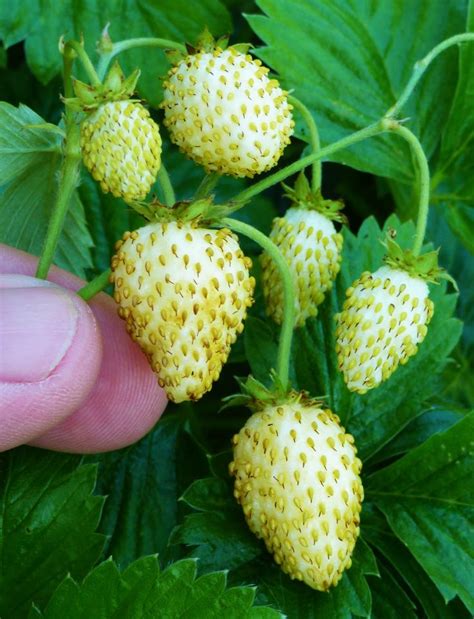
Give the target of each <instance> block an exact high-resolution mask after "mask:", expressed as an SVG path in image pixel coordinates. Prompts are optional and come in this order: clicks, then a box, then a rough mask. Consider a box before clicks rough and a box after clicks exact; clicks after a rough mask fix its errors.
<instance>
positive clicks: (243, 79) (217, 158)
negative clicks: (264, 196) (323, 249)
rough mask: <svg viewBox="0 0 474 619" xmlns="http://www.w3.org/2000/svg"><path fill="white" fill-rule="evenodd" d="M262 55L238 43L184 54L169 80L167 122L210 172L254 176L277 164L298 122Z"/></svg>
mask: <svg viewBox="0 0 474 619" xmlns="http://www.w3.org/2000/svg"><path fill="white" fill-rule="evenodd" d="M267 73H268V69H267V68H266V67H263V66H262V63H261V62H260V60H255V59H253V58H252V57H251V56H249V55H248V54H242V53H240V52H239V51H237V50H236V49H234V48H233V47H229V48H228V49H226V50H222V49H221V48H219V47H218V48H216V49H214V50H213V51H203V50H202V51H198V52H197V53H196V54H191V55H188V56H186V57H185V58H182V59H180V60H179V61H178V63H177V64H176V65H175V66H173V67H172V69H171V70H170V72H169V74H168V77H167V80H166V81H165V82H164V100H163V103H162V107H163V109H164V113H165V120H164V124H165V126H166V127H168V130H169V132H170V136H171V140H172V141H173V142H174V143H175V144H177V145H178V146H179V147H180V149H181V151H182V152H183V153H185V154H186V155H187V156H188V157H190V158H191V159H193V160H194V161H196V163H198V164H200V165H202V166H204V168H205V169H206V170H207V171H208V172H218V173H219V174H230V175H232V176H235V177H244V176H246V177H252V176H254V175H255V174H260V173H262V172H265V171H266V170H269V169H270V168H272V167H273V166H274V165H275V164H276V163H277V161H278V159H279V158H280V156H281V154H282V153H283V150H284V148H285V146H286V145H287V144H288V143H289V141H290V136H291V134H292V132H293V126H294V122H293V119H292V115H291V105H289V103H288V100H287V93H286V92H285V91H283V90H282V89H281V88H280V86H279V84H278V82H277V81H276V80H274V79H269V78H268V76H267Z"/></svg>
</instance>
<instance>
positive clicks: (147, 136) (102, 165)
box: [81, 100, 161, 202]
mask: <svg viewBox="0 0 474 619" xmlns="http://www.w3.org/2000/svg"><path fill="white" fill-rule="evenodd" d="M81 149H82V156H83V160H84V165H85V166H86V168H87V169H88V170H89V171H90V173H91V174H92V176H93V177H94V179H95V180H96V181H98V182H99V183H100V186H101V188H102V190H103V191H104V192H106V193H107V192H110V193H111V194H112V195H114V196H116V197H121V198H123V199H124V200H125V201H126V202H134V201H138V200H143V198H145V197H146V195H147V194H148V192H149V191H150V189H151V186H152V185H153V183H154V182H155V180H156V176H157V174H158V170H159V168H160V164H161V159H160V157H161V137H160V132H159V129H158V125H157V124H156V123H155V122H154V121H153V120H152V118H150V114H149V112H148V110H146V109H145V108H144V107H143V106H142V105H141V104H140V103H134V102H132V101H128V100H126V101H109V102H108V103H104V104H102V105H100V106H99V107H98V109H96V110H95V111H94V112H93V113H92V114H91V115H90V116H89V117H88V118H87V119H86V120H85V121H84V122H83V124H82V127H81Z"/></svg>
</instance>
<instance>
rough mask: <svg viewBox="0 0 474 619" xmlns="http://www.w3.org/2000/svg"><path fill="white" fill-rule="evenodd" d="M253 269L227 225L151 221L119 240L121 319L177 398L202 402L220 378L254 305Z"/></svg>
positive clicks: (115, 275) (116, 269)
mask: <svg viewBox="0 0 474 619" xmlns="http://www.w3.org/2000/svg"><path fill="white" fill-rule="evenodd" d="M250 266H251V261H250V259H249V258H247V257H245V256H244V254H243V253H242V250H241V249H240V246H239V243H238V240H237V238H236V236H235V235H234V234H232V232H230V230H227V229H225V228H222V229H219V230H210V229H206V228H200V227H197V225H195V224H193V223H190V222H176V221H172V222H168V223H151V224H149V225H147V226H145V227H143V228H140V229H139V230H136V231H135V232H126V233H125V235H124V236H123V240H122V241H119V242H118V243H117V246H116V254H115V256H114V257H113V259H112V276H111V279H112V281H113V283H114V286H115V295H114V296H115V300H116V302H117V303H118V304H119V306H120V307H119V315H120V316H121V317H122V318H123V319H124V320H125V321H126V324H127V330H128V332H129V333H130V335H131V336H132V338H133V339H134V340H136V341H137V342H138V344H139V345H140V346H141V348H142V350H143V351H144V352H145V354H146V355H147V356H148V358H149V360H150V363H151V366H152V368H153V370H154V371H155V372H156V374H157V376H158V382H159V384H160V386H161V387H163V388H164V389H165V391H166V393H167V395H168V398H169V399H170V400H172V401H174V402H182V401H184V400H197V399H199V398H200V397H201V396H202V395H203V394H204V393H205V392H206V391H209V390H210V389H211V386H212V383H213V381H215V380H216V379H217V378H218V377H219V374H220V371H221V368H222V365H223V364H224V363H225V362H226V360H227V357H228V355H229V352H230V347H231V344H232V343H233V342H235V340H236V338H237V335H238V334H239V333H240V332H241V331H242V330H243V321H244V319H245V317H246V314H247V308H248V307H249V306H250V305H251V304H252V294H253V289H254V285H255V280H254V278H253V277H250V275H249V268H250Z"/></svg>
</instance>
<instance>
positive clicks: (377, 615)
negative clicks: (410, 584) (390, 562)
mask: <svg viewBox="0 0 474 619" xmlns="http://www.w3.org/2000/svg"><path fill="white" fill-rule="evenodd" d="M380 575H381V578H370V579H369V582H370V590H371V592H372V614H371V617H372V618H373V619H400V617H403V619H411V618H413V619H416V617H417V615H416V614H415V612H414V609H415V605H414V604H413V602H412V601H411V600H410V598H409V597H408V596H407V595H406V593H405V592H404V591H403V589H402V588H401V587H400V586H399V585H398V583H397V581H396V580H395V579H394V578H393V576H392V575H391V573H390V571H389V570H387V569H385V568H384V567H381V568H380Z"/></svg>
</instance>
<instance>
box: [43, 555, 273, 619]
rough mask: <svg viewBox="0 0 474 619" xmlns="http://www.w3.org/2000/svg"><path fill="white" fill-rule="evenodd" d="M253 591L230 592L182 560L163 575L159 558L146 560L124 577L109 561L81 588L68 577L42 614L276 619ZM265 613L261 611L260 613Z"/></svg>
mask: <svg viewBox="0 0 474 619" xmlns="http://www.w3.org/2000/svg"><path fill="white" fill-rule="evenodd" d="M254 598H255V590H254V589H253V588H251V587H234V588H227V582H226V574H225V572H214V573H212V574H207V575H206V576H202V577H201V578H196V562H195V561H193V560H189V559H187V560H184V561H178V562H177V563H174V564H172V565H170V566H169V567H168V568H167V569H166V570H165V571H164V572H160V568H159V565H158V561H157V559H156V557H143V558H142V559H139V560H138V561H136V562H135V563H132V564H131V565H130V566H129V567H128V568H127V569H126V570H125V571H124V572H122V573H120V572H119V570H118V569H117V567H116V565H115V564H114V563H113V561H111V560H109V561H106V562H104V563H101V564H100V565H99V566H98V567H96V568H95V569H94V570H93V571H92V572H91V573H90V574H88V576H87V577H86V579H85V580H84V582H83V583H82V584H79V583H77V582H76V581H75V580H74V579H73V578H71V577H67V578H66V579H65V580H64V581H63V582H62V583H61V585H60V586H59V587H58V589H57V590H56V591H55V593H54V595H53V597H52V598H51V600H50V602H49V603H48V605H47V607H46V608H45V610H44V612H43V614H42V615H41V616H42V617H44V619H63V618H64V617H65V616H67V617H68V619H90V618H91V617H93V618H94V619H111V618H112V617H127V619H142V618H143V617H163V618H166V619H173V618H176V619H178V617H189V619H192V618H195V619H199V618H200V617H209V618H210V619H212V618H214V617H215V618H216V619H218V618H219V619H220V617H222V613H225V614H226V616H228V617H229V618H235V619H239V618H243V619H244V618H246V617H248V618H251V617H252V618H262V619H264V618H266V617H268V618H272V619H273V618H277V617H281V615H280V613H279V612H277V611H274V610H272V609H269V608H261V609H260V608H258V607H253V602H254ZM259 611H260V612H259Z"/></svg>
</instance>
